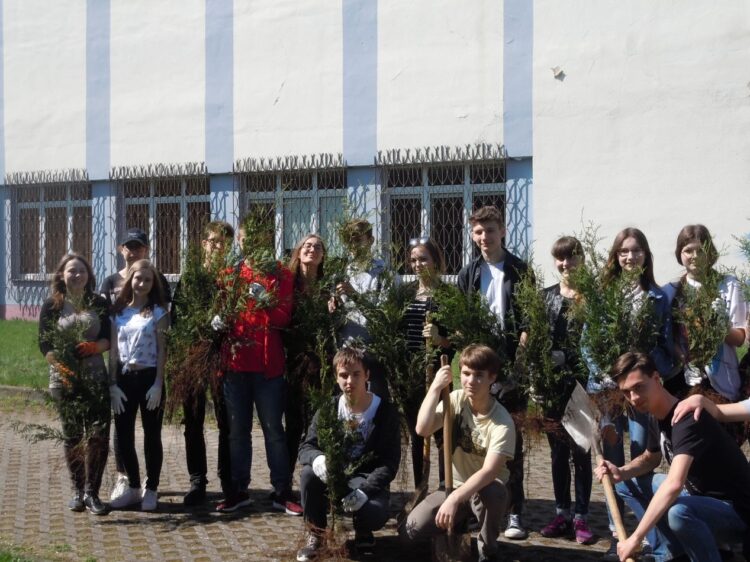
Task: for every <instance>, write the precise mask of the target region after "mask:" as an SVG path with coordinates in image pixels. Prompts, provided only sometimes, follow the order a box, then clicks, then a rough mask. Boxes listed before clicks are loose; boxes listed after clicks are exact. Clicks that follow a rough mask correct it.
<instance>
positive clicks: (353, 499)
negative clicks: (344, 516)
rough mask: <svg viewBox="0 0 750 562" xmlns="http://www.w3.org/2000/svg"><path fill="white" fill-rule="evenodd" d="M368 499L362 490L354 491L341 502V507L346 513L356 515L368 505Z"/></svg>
mask: <svg viewBox="0 0 750 562" xmlns="http://www.w3.org/2000/svg"><path fill="white" fill-rule="evenodd" d="M367 500H368V497H367V494H365V493H364V492H363V491H362V490H354V491H353V492H352V493H350V494H349V495H347V496H344V499H342V500H341V505H342V506H343V507H344V511H345V512H346V513H354V512H355V511H359V510H360V509H362V506H363V505H365V504H366V503H367Z"/></svg>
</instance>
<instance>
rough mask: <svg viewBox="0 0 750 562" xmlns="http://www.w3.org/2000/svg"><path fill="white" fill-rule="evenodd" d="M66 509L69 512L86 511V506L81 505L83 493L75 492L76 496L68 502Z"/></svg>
mask: <svg viewBox="0 0 750 562" xmlns="http://www.w3.org/2000/svg"><path fill="white" fill-rule="evenodd" d="M68 509H69V510H70V511H77V512H81V511H83V510H84V509H86V506H85V505H83V492H76V495H75V496H73V497H72V498H71V499H70V501H69V502H68Z"/></svg>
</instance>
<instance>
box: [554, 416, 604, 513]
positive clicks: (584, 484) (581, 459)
mask: <svg viewBox="0 0 750 562" xmlns="http://www.w3.org/2000/svg"><path fill="white" fill-rule="evenodd" d="M547 441H549V448H550V457H551V459H552V487H553V488H554V491H555V507H556V508H557V509H560V510H563V511H565V512H568V511H570V504H571V501H570V480H571V478H570V456H571V454H572V455H573V470H574V474H575V476H574V479H573V481H574V483H575V497H576V501H575V514H576V515H587V514H588V512H589V500H590V499H591V483H592V476H593V475H592V470H591V451H584V450H583V449H581V448H580V447H578V446H577V445H576V444H575V443H573V442H572V440H571V438H570V437H569V436H568V434H567V433H566V432H565V430H564V429H562V428H560V430H559V432H548V433H547Z"/></svg>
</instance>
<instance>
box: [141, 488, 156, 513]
mask: <svg viewBox="0 0 750 562" xmlns="http://www.w3.org/2000/svg"><path fill="white" fill-rule="evenodd" d="M158 503H159V495H158V494H157V493H156V490H149V489H148V488H147V489H145V490H144V491H143V499H142V500H141V511H156V505H157V504H158Z"/></svg>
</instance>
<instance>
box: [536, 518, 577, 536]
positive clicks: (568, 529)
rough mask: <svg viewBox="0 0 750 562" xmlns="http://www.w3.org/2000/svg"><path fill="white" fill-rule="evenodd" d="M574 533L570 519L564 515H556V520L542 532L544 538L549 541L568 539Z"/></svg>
mask: <svg viewBox="0 0 750 562" xmlns="http://www.w3.org/2000/svg"><path fill="white" fill-rule="evenodd" d="M572 532H573V527H572V526H571V524H570V519H568V518H567V517H565V516H564V515H555V518H554V519H553V520H552V521H550V522H549V524H548V525H547V526H546V527H545V528H544V529H542V531H541V533H542V536H543V537H547V538H548V539H556V538H558V537H567V536H569V535H571V534H572Z"/></svg>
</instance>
